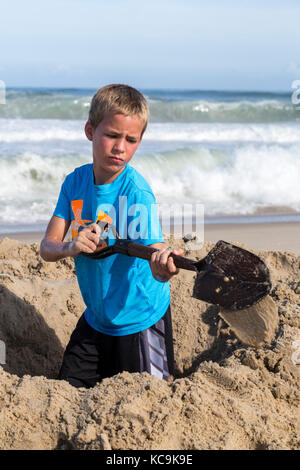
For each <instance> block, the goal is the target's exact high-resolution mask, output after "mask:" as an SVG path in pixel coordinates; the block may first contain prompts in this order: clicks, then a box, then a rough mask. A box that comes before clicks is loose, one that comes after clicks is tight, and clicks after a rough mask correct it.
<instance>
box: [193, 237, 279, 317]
mask: <svg viewBox="0 0 300 470" xmlns="http://www.w3.org/2000/svg"><path fill="white" fill-rule="evenodd" d="M195 267H196V269H197V271H198V274H197V277H196V280H195V284H194V291H193V297H195V298H197V299H200V300H204V301H205V302H209V303H212V304H216V305H219V306H221V307H223V308H226V309H232V310H236V309H243V308H247V307H250V306H251V305H253V304H255V303H256V302H258V301H259V300H261V299H262V298H263V297H265V296H266V295H268V294H269V292H270V290H271V282H270V273H269V269H268V267H267V266H266V265H265V263H264V262H263V261H262V260H261V259H260V258H259V257H258V256H256V255H254V254H253V253H250V252H249V251H247V250H244V249H243V248H240V247H238V246H235V245H232V244H231V243H227V242H225V241H223V240H220V241H218V242H217V243H216V245H215V246H214V248H213V249H212V250H211V251H210V252H209V253H208V254H207V256H206V257H205V258H204V259H203V260H201V261H199V263H195Z"/></svg>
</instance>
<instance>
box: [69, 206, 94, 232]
mask: <svg viewBox="0 0 300 470" xmlns="http://www.w3.org/2000/svg"><path fill="white" fill-rule="evenodd" d="M82 206H83V199H78V200H77V201H72V202H71V207H72V211H73V214H74V217H75V220H73V221H72V223H71V229H72V239H73V240H74V238H76V237H77V235H78V229H79V227H81V226H84V225H85V224H89V223H91V222H92V221H91V220H83V219H81V213H82Z"/></svg>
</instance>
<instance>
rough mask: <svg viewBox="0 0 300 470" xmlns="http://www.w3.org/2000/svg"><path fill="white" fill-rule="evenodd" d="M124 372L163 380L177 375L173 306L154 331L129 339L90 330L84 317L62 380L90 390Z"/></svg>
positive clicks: (69, 349)
mask: <svg viewBox="0 0 300 470" xmlns="http://www.w3.org/2000/svg"><path fill="white" fill-rule="evenodd" d="M123 371H128V372H148V373H149V374H151V375H155V376H156V377H158V378H160V379H163V380H167V378H168V376H169V374H171V375H174V352H173V335H172V320H171V310H170V307H169V308H168V310H167V311H166V313H165V315H164V316H163V317H162V318H161V319H160V320H159V321H158V322H157V323H155V324H154V325H153V326H151V327H150V328H147V329H146V330H143V331H140V332H138V333H134V334H132V335H125V336H109V335H105V334H103V333H100V332H99V331H96V330H94V329H93V328H91V327H90V325H89V324H88V323H87V321H86V319H85V317H84V314H83V315H82V316H81V317H80V319H79V321H78V323H77V325H76V328H75V330H74V331H73V333H72V335H71V338H70V341H69V343H68V345H67V347H66V350H65V353H64V357H63V362H62V366H61V369H60V372H59V376H58V378H59V379H61V380H67V381H68V382H69V383H70V384H71V385H73V386H74V387H86V388H89V387H94V386H95V385H96V383H98V382H101V380H102V379H104V378H105V377H112V376H113V375H115V374H118V373H120V372H123Z"/></svg>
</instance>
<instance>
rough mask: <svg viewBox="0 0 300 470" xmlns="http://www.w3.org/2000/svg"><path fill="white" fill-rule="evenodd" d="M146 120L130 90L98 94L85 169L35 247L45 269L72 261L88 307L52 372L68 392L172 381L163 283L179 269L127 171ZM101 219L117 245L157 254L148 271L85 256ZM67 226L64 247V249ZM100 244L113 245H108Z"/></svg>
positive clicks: (148, 194) (137, 263) (128, 260)
mask: <svg viewBox="0 0 300 470" xmlns="http://www.w3.org/2000/svg"><path fill="white" fill-rule="evenodd" d="M148 119H149V110H148V105H147V102H146V100H145V98H144V96H143V95H142V94H141V93H140V92H138V91H137V90H135V89H134V88H131V87H129V86H126V85H108V86H106V87H103V88H101V89H100V90H98V92H97V93H96V94H95V95H94V97H93V99H92V102H91V107H90V112H89V120H88V121H87V123H86V125H85V134H86V137H87V138H88V140H90V141H91V142H92V151H93V164H87V165H83V166H81V167H79V168H76V169H75V170H74V171H73V173H71V174H69V175H68V176H67V177H66V179H65V181H64V183H63V185H62V188H61V191H60V195H59V199H58V202H57V206H56V208H55V211H54V215H53V216H52V218H51V220H50V223H49V225H48V228H47V231H46V233H45V236H44V238H43V240H42V242H41V248H40V253H41V256H42V258H43V259H44V260H46V261H57V260H59V259H62V258H64V257H68V256H71V257H73V258H74V260H75V266H76V274H77V278H78V283H79V287H80V290H81V294H82V297H83V300H84V302H85V304H86V307H87V308H86V310H85V312H84V314H83V315H82V317H81V318H80V319H79V321H78V323H77V326H76V328H75V330H74V332H73V333H72V335H71V338H70V341H69V344H68V345H67V348H66V351H65V354H64V358H63V363H62V366H61V369H60V372H59V378H60V379H63V380H67V381H68V382H69V383H71V384H72V385H73V386H75V387H93V386H94V385H95V384H96V383H97V382H100V381H101V380H102V379H103V378H105V377H110V376H113V375H115V374H117V373H119V372H122V371H124V370H126V371H129V372H144V371H147V372H149V373H150V374H152V375H156V376H157V377H159V378H161V379H165V380H166V379H167V377H168V375H169V374H173V373H174V372H173V344H172V326H171V313H170V306H169V304H170V292H169V284H168V281H169V279H170V278H171V277H172V276H173V275H175V274H177V273H178V269H177V268H176V267H175V265H174V262H173V259H172V258H171V257H169V255H170V251H169V250H167V249H166V246H165V244H164V240H163V237H162V234H161V229H160V226H159V222H158V217H157V213H156V211H153V207H154V208H155V198H154V196H153V193H152V191H151V188H150V187H149V185H148V184H147V182H146V181H145V180H144V178H143V177H142V176H141V175H140V174H139V173H138V172H137V171H136V170H134V169H133V168H132V167H131V166H130V165H128V163H129V162H130V160H131V158H132V157H133V155H134V153H135V151H136V150H137V148H138V146H139V144H140V142H141V140H142V136H143V133H144V132H145V129H146V127H147V124H148ZM127 210H128V212H127ZM136 213H139V214H140V217H139V218H138V223H137V220H136V218H134V217H133V216H134V215H136ZM124 215H125V217H124ZM99 220H104V221H107V222H113V223H114V225H116V227H117V230H118V232H119V233H120V235H121V237H122V238H129V239H133V240H134V241H135V242H137V243H140V244H143V245H149V246H151V247H154V248H156V249H157V250H158V251H156V252H155V253H153V255H152V258H151V261H150V263H148V262H147V261H144V260H142V259H138V258H132V257H127V256H124V255H120V254H115V255H113V256H110V257H107V258H104V259H100V260H95V259H91V258H88V257H86V256H84V255H83V254H82V253H93V252H94V251H96V250H99V249H101V246H102V245H103V243H104V241H103V236H102V237H101V238H100V236H101V235H103V234H101V233H100V232H101V231H100V228H99V225H98V224H97V223H96V222H98V221H99ZM70 224H71V228H72V242H64V238H65V235H66V233H67V231H68V229H69V226H70ZM138 228H139V230H138ZM107 241H108V244H110V243H112V242H113V240H111V238H110V237H108V239H107ZM174 253H175V254H180V255H182V254H183V251H182V250H174Z"/></svg>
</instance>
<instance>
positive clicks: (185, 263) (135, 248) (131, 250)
mask: <svg viewBox="0 0 300 470" xmlns="http://www.w3.org/2000/svg"><path fill="white" fill-rule="evenodd" d="M127 249H128V255H129V256H135V257H136V258H141V259H146V260H148V261H150V260H151V256H152V253H154V252H155V251H159V250H157V249H156V248H151V247H150V246H145V245H140V244H139V243H134V242H130V243H128V245H127ZM170 256H171V257H172V258H173V260H174V264H175V266H176V267H177V268H181V269H187V270H188V271H197V269H196V267H195V261H193V260H192V259H189V258H184V257H183V256H178V255H174V254H173V253H171V254H170Z"/></svg>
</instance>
